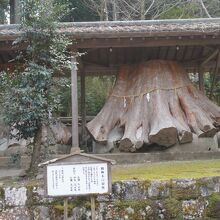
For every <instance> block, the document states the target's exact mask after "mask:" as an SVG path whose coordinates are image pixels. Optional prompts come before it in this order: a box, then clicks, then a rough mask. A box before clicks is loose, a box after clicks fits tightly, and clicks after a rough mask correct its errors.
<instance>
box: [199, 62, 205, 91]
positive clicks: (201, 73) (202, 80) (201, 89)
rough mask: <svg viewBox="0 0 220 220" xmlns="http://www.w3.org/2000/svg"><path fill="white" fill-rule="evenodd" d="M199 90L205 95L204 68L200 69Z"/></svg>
mask: <svg viewBox="0 0 220 220" xmlns="http://www.w3.org/2000/svg"><path fill="white" fill-rule="evenodd" d="M199 90H200V91H201V92H202V93H203V94H204V93H205V86H204V69H203V68H202V66H200V67H199Z"/></svg>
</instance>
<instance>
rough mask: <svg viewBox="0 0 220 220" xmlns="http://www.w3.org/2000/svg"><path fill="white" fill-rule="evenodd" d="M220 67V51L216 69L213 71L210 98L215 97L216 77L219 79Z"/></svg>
mask: <svg viewBox="0 0 220 220" xmlns="http://www.w3.org/2000/svg"><path fill="white" fill-rule="evenodd" d="M219 67H220V52H219V53H218V56H217V59H216V65H215V71H214V73H213V78H212V84H211V88H210V94H209V98H210V99H212V98H213V94H214V89H215V85H216V79H217V75H218V72H219Z"/></svg>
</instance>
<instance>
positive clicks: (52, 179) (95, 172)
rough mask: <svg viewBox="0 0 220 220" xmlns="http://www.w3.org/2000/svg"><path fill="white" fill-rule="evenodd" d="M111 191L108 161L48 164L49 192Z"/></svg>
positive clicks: (52, 194)
mask: <svg viewBox="0 0 220 220" xmlns="http://www.w3.org/2000/svg"><path fill="white" fill-rule="evenodd" d="M108 192H109V173H108V163H87V164H68V165H67V164H54V165H48V166H47V194H48V195H49V196H71V195H73V196H74V195H88V194H105V193H108Z"/></svg>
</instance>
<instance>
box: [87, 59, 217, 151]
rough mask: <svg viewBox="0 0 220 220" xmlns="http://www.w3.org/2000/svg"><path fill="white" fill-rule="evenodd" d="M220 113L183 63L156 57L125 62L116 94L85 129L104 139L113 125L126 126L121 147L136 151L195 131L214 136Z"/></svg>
mask: <svg viewBox="0 0 220 220" xmlns="http://www.w3.org/2000/svg"><path fill="white" fill-rule="evenodd" d="M219 118H220V108H219V107H218V106H217V105H215V104H214V103H212V102H211V101H210V100H209V99H208V98H207V97H205V96H204V95H203V94H202V93H201V92H200V91H199V90H197V89H196V88H194V87H193V84H192V83H191V82H190V80H189V78H188V75H187V73H186V72H185V71H184V69H183V68H182V67H181V65H179V64H178V63H176V62H174V61H164V60H152V61H148V62H144V63H141V64H137V65H125V66H122V67H121V69H120V72H119V75H118V78H117V81H116V84H115V86H114V88H113V91H112V94H111V95H110V97H109V98H108V100H107V102H106V103H105V105H104V107H103V108H102V110H101V111H100V112H99V114H98V115H97V116H96V117H95V118H94V119H93V120H92V121H91V122H89V123H88V124H87V129H88V131H89V132H90V133H91V135H92V136H93V137H94V139H95V140H96V141H98V142H102V143H105V142H107V140H108V136H109V133H110V132H111V131H112V130H113V129H114V128H122V129H123V137H122V138H121V140H120V145H119V149H120V150H121V151H131V152H133V151H136V149H139V148H141V147H142V146H143V144H147V145H151V144H158V145H162V146H165V147H170V146H172V145H174V144H176V143H177V141H179V143H181V144H184V143H188V142H191V141H192V138H193V135H192V134H193V133H194V134H197V135H198V136H199V137H212V136H213V135H214V134H215V133H216V131H217V128H216V127H215V126H218V125H219ZM183 147H184V146H183Z"/></svg>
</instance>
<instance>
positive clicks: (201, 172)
mask: <svg viewBox="0 0 220 220" xmlns="http://www.w3.org/2000/svg"><path fill="white" fill-rule="evenodd" d="M209 176H220V159H219V160H202V161H182V162H174V161H172V162H163V163H145V164H138V165H124V166H117V165H116V166H115V167H113V169H112V178H113V181H120V180H131V179H139V180H152V179H160V180H169V179H172V178H202V177H209Z"/></svg>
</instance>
